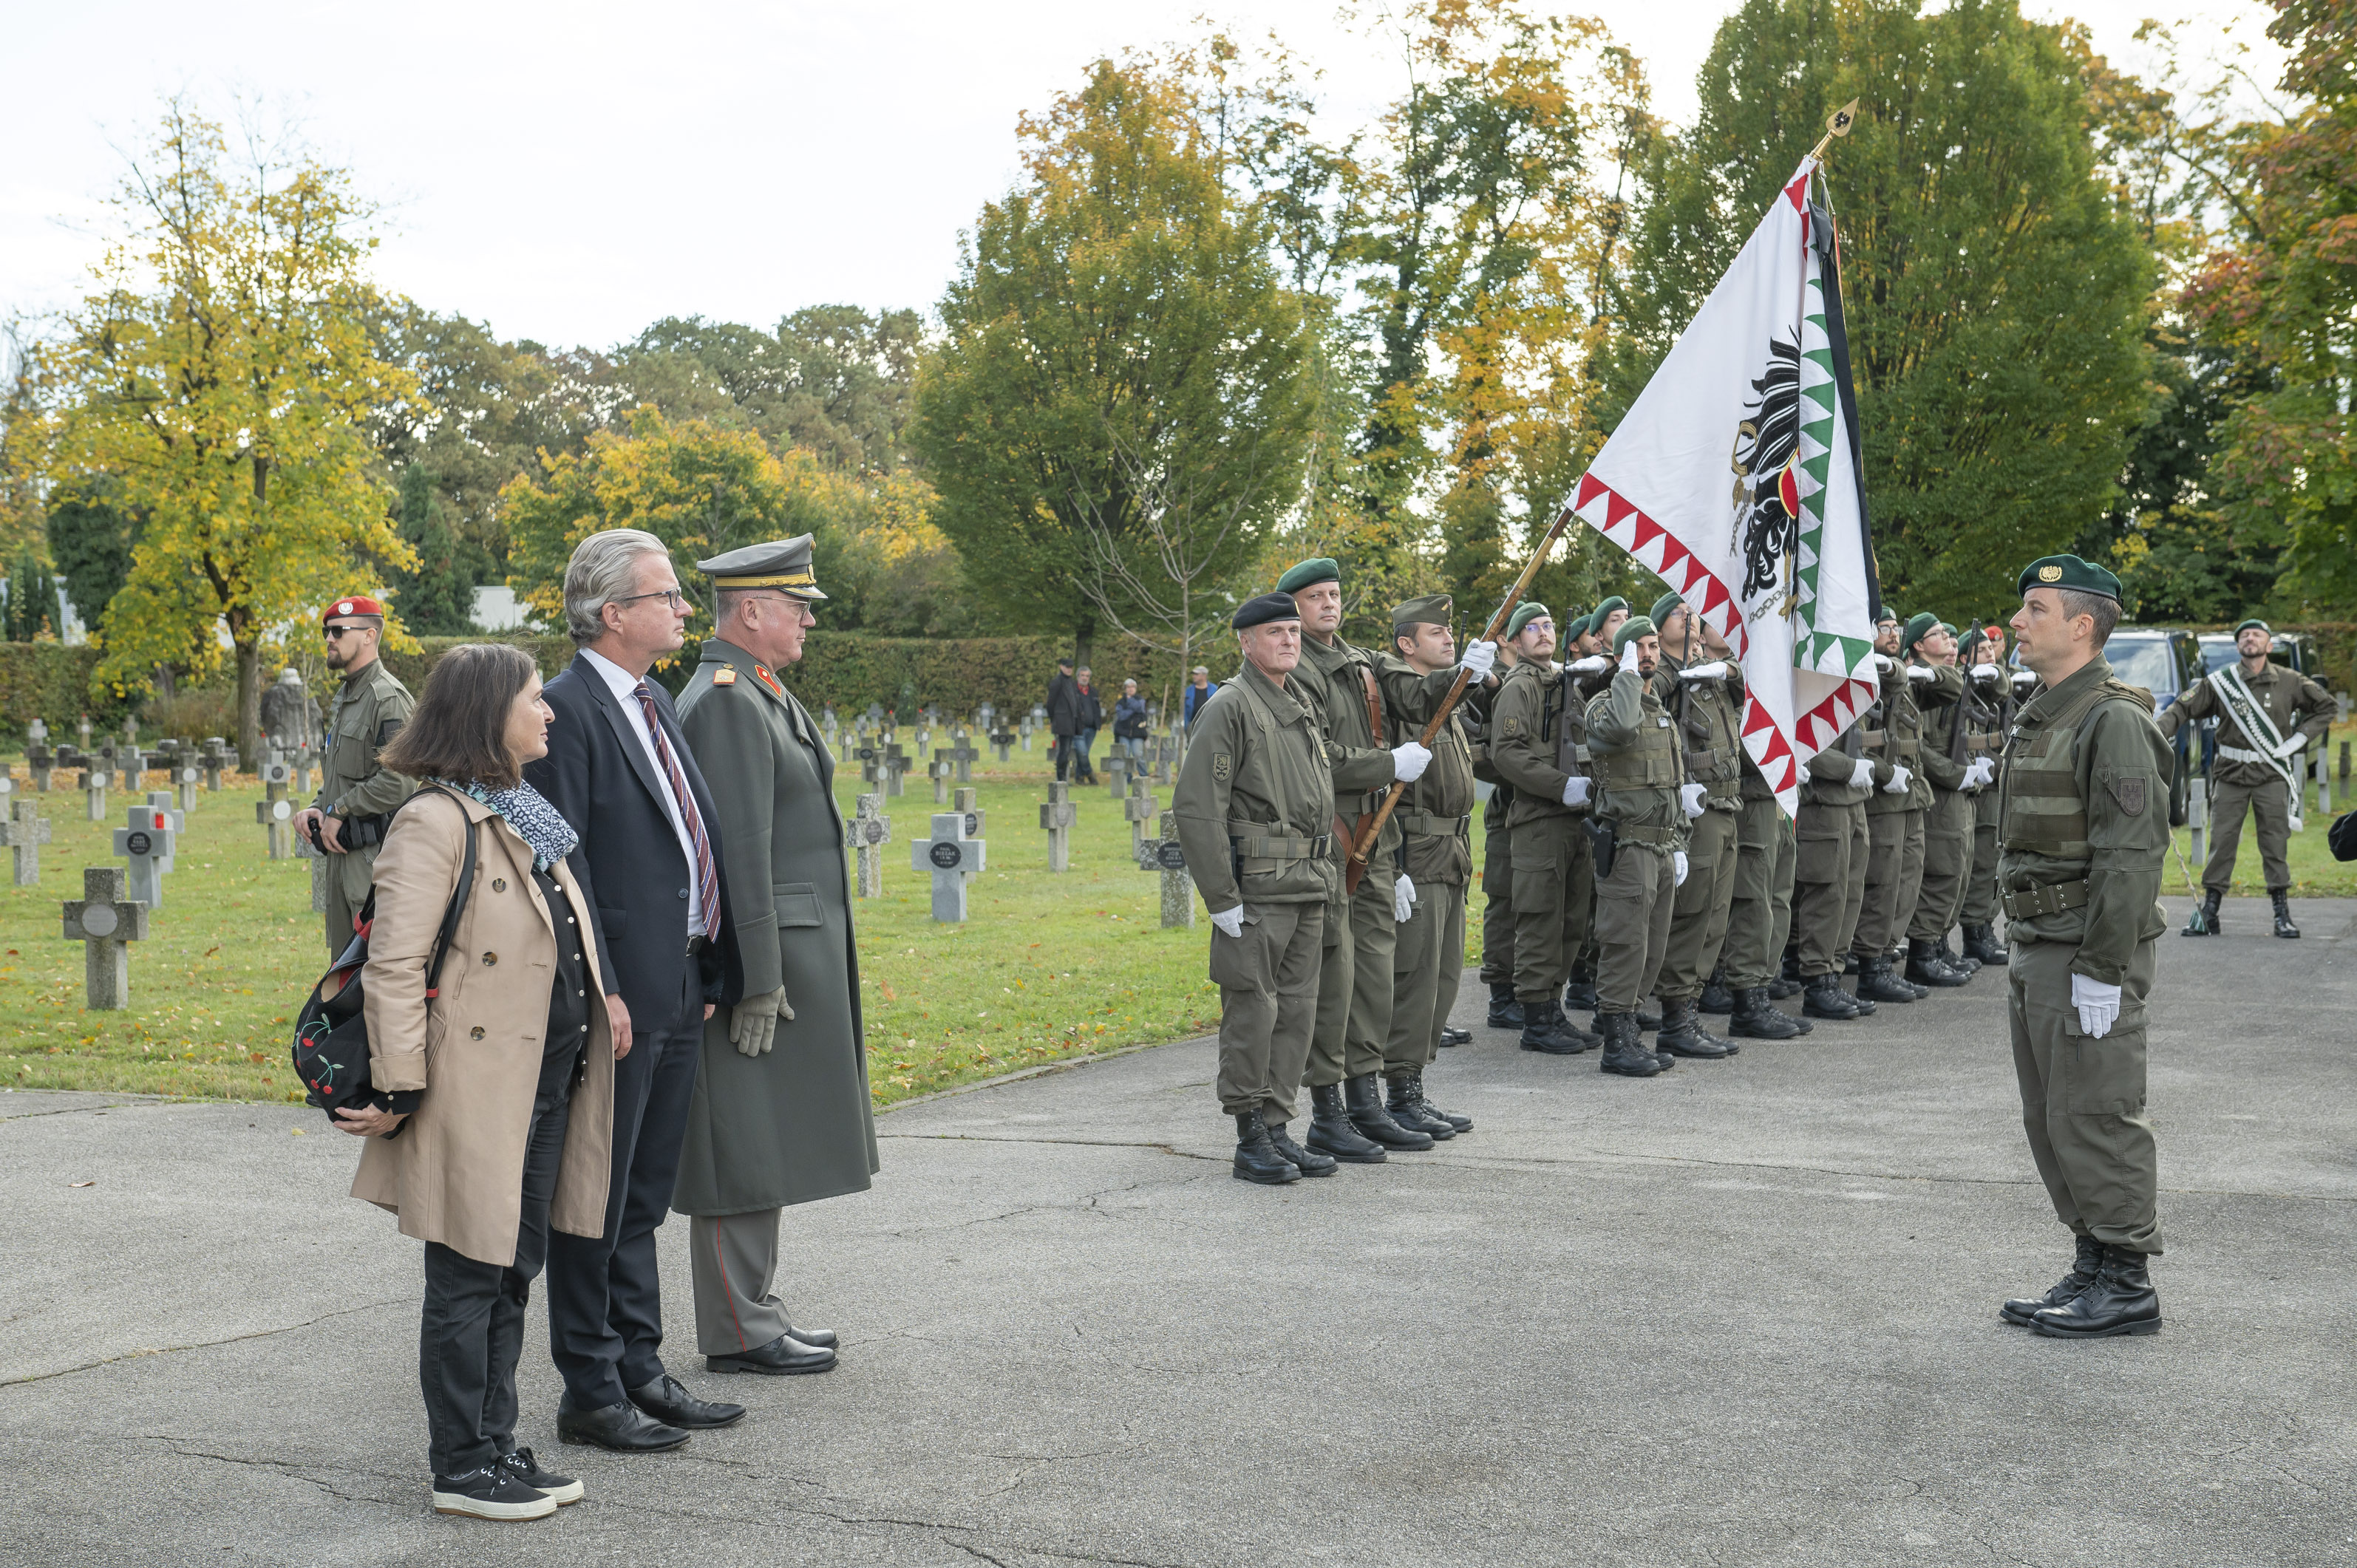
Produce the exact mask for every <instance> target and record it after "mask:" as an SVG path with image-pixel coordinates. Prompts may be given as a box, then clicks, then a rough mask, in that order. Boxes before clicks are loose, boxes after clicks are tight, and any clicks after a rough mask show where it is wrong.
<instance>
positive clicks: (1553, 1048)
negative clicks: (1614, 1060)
mask: <svg viewBox="0 0 2357 1568" xmlns="http://www.w3.org/2000/svg"><path fill="white" fill-rule="evenodd" d="M1518 1043H1519V1044H1520V1045H1521V1047H1522V1048H1523V1049H1524V1050H1526V1051H1537V1052H1540V1053H1541V1054H1542V1055H1545V1056H1550V1057H1576V1056H1577V1055H1579V1054H1580V1053H1581V1052H1583V1051H1592V1050H1594V1049H1595V1048H1596V1047H1594V1046H1591V1045H1589V1044H1588V1043H1587V1041H1586V1040H1583V1039H1579V1038H1577V1037H1573V1036H1562V1035H1557V1036H1552V1037H1549V1038H1547V1039H1544V1040H1534V1039H1532V1038H1531V1037H1530V1036H1527V1035H1525V1036H1523V1038H1522V1039H1521V1040H1520V1041H1519V1042H1518Z"/></svg>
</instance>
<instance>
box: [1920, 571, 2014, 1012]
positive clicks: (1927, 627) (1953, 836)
mask: <svg viewBox="0 0 2357 1568" xmlns="http://www.w3.org/2000/svg"><path fill="white" fill-rule="evenodd" d="M1899 657H1900V660H1901V661H1902V662H1903V663H1905V665H1906V666H1907V681H1908V684H1909V685H1910V687H1912V688H1913V690H1914V693H1915V704H1916V706H1917V708H1918V709H1920V710H1921V714H1922V719H1923V731H1922V751H1921V757H1922V762H1923V778H1924V779H1925V780H1926V781H1927V782H1928V783H1929V784H1930V785H1931V788H1932V807H1931V810H1930V811H1926V812H1924V814H1923V876H1922V881H1921V885H1920V886H1918V888H1917V890H1916V895H1915V912H1914V913H1913V914H1912V915H1911V916H1910V917H1909V918H1908V922H1907V927H1906V937H1907V978H1908V979H1909V980H1910V981H1911V982H1913V983H1916V984H1918V985H1927V986H1949V985H1962V984H1964V983H1965V982H1966V981H1968V980H1970V979H1971V978H1972V977H1973V972H1975V970H1977V969H1979V968H1980V962H1979V961H1978V960H1966V959H1964V958H1963V957H1961V956H1960V955H1957V954H1953V953H1951V952H1950V951H1949V950H1948V931H1949V929H1950V928H1952V927H1953V926H1954V925H1955V923H1956V912H1957V910H1958V909H1959V908H1961V907H1962V906H1963V903H1964V876H1965V874H1966V873H1968V872H1969V871H1971V869H1972V864H1973V800H1972V797H1971V796H1970V795H1968V794H1966V793H1965V792H1964V789H1965V781H1966V780H1967V779H1970V780H1972V782H1973V783H1974V784H1975V786H1977V785H1980V784H1985V783H1986V782H1988V781H1989V779H1993V778H1994V777H1995V776H1996V768H1995V765H1994V764H1993V763H1990V762H1988V761H1986V759H1983V760H1980V761H1977V762H1976V761H1975V760H1974V759H1973V757H1972V756H1971V752H1970V748H1969V746H1968V744H1967V742H1968V738H1969V732H1968V729H1967V726H1966V725H1965V724H1964V672H1963V671H1960V670H1958V669H1957V668H1956V628H1954V627H1952V626H1949V625H1947V624H1945V623H1944V622H1943V621H1942V620H1941V619H1940V618H1939V617H1937V616H1934V615H1932V614H1930V613H1929V612H1924V613H1921V614H1918V615H1915V616H1912V617H1910V618H1909V619H1908V622H1907V627H1906V629H1905V630H1904V631H1902V632H1901V633H1900V637H1899Z"/></svg>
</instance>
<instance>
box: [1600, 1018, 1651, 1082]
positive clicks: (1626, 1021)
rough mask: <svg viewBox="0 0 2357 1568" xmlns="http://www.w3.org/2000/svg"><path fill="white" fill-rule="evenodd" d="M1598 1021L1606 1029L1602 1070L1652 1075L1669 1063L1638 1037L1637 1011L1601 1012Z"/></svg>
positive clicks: (1631, 1075) (1646, 1076) (1637, 1075)
mask: <svg viewBox="0 0 2357 1568" xmlns="http://www.w3.org/2000/svg"><path fill="white" fill-rule="evenodd" d="M1596 1023H1597V1026H1598V1027H1599V1028H1601V1029H1602V1030H1603V1031H1604V1058H1603V1059H1602V1060H1601V1061H1599V1062H1598V1063H1597V1064H1596V1066H1597V1069H1598V1070H1599V1071H1602V1072H1614V1073H1619V1074H1620V1076H1622V1077H1623V1078H1652V1076H1653V1075H1654V1074H1655V1073H1658V1072H1660V1071H1662V1070H1663V1069H1665V1068H1667V1067H1668V1066H1669V1063H1667V1062H1665V1061H1663V1059H1662V1058H1660V1057H1657V1056H1655V1055H1654V1054H1653V1053H1652V1052H1651V1051H1649V1050H1647V1049H1646V1048H1645V1046H1644V1042H1643V1041H1641V1040H1640V1039H1639V1038H1638V1037H1637V1015H1635V1014H1633V1013H1599V1014H1598V1015H1597V1017H1596Z"/></svg>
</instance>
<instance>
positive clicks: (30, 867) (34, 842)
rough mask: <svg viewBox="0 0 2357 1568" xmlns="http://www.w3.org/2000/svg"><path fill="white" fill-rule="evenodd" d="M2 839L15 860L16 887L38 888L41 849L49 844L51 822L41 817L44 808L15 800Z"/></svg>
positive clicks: (0, 825)
mask: <svg viewBox="0 0 2357 1568" xmlns="http://www.w3.org/2000/svg"><path fill="white" fill-rule="evenodd" d="M0 835H5V838H6V840H7V843H8V847H9V849H10V850H12V851H14V852H15V854H16V886H19V887H33V886H38V885H39V884H40V880H41V846H42V845H43V844H45V843H48V842H49V820H48V818H47V817H45V816H43V815H41V808H40V807H39V806H38V805H37V804H35V803H34V802H33V801H30V800H16V801H14V802H12V803H11V804H10V806H9V808H8V820H7V821H6V822H0Z"/></svg>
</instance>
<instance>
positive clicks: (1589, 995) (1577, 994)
mask: <svg viewBox="0 0 2357 1568" xmlns="http://www.w3.org/2000/svg"><path fill="white" fill-rule="evenodd" d="M1563 1004H1564V1005H1565V1006H1566V1007H1577V1008H1578V1009H1580V1010H1581V1011H1583V1012H1587V1013H1593V1012H1595V1011H1596V976H1595V975H1593V974H1591V973H1589V972H1588V970H1587V965H1586V964H1581V965H1579V966H1578V967H1577V968H1576V969H1574V970H1573V971H1572V972H1571V978H1570V979H1569V980H1568V981H1566V982H1565V983H1564V987H1563Z"/></svg>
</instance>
